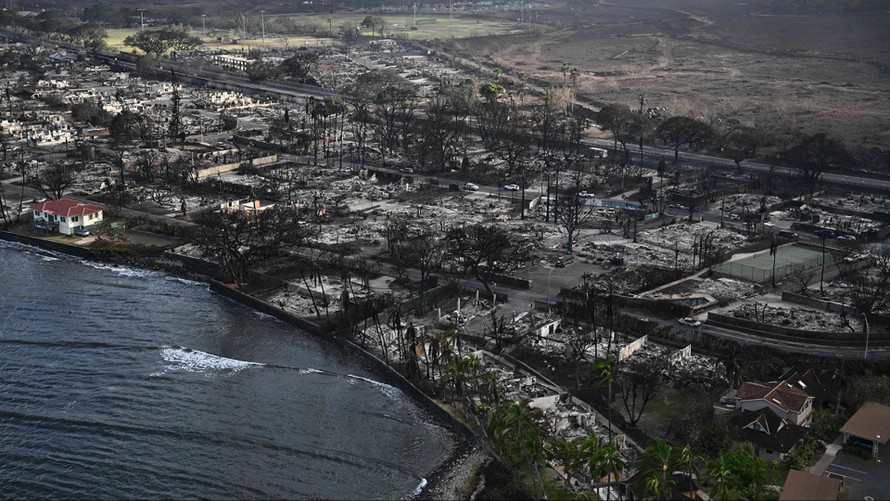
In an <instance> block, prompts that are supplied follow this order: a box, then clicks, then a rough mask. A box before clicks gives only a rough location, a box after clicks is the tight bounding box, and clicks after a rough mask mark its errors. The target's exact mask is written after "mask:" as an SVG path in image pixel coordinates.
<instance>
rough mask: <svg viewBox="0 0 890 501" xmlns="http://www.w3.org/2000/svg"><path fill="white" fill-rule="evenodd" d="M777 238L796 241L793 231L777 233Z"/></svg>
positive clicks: (795, 234) (796, 236)
mask: <svg viewBox="0 0 890 501" xmlns="http://www.w3.org/2000/svg"><path fill="white" fill-rule="evenodd" d="M779 236H780V237H782V238H793V239H795V240H797V238H798V235H797V233H794V232H793V231H788V230H781V231H779Z"/></svg>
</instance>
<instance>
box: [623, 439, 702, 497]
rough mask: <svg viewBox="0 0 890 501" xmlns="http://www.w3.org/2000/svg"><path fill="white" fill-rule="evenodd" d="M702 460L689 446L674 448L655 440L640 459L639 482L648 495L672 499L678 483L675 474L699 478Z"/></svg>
mask: <svg viewBox="0 0 890 501" xmlns="http://www.w3.org/2000/svg"><path fill="white" fill-rule="evenodd" d="M701 464H702V459H701V457H699V456H698V455H696V454H695V453H694V452H693V450H692V448H690V447H689V446H688V445H686V446H684V447H674V446H672V445H670V444H668V443H667V442H664V441H663V440H659V439H656V440H653V441H652V442H651V443H650V444H649V446H648V447H646V450H645V452H643V455H642V456H641V457H640V460H639V462H638V464H637V466H638V467H639V469H640V476H639V482H640V484H641V486H642V487H643V490H644V492H645V493H646V494H647V495H650V496H655V498H656V499H670V497H671V495H672V493H673V490H674V487H676V481H675V480H674V478H675V477H674V473H675V472H682V473H684V474H686V475H688V476H690V477H692V478H697V477H698V474H699V470H700V468H701Z"/></svg>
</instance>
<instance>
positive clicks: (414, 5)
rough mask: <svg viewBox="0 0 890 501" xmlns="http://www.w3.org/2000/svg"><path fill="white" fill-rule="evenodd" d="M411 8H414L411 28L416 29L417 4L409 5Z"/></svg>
mask: <svg viewBox="0 0 890 501" xmlns="http://www.w3.org/2000/svg"><path fill="white" fill-rule="evenodd" d="M411 7H413V8H414V21H413V23H414V24H413V26H414V27H415V28H416V27H417V4H416V3H414V4H411Z"/></svg>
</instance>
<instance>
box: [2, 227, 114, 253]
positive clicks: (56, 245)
mask: <svg viewBox="0 0 890 501" xmlns="http://www.w3.org/2000/svg"><path fill="white" fill-rule="evenodd" d="M0 239H3V240H7V241H10V242H18V243H20V244H26V245H32V246H34V247H39V248H41V249H46V250H48V251H53V252H61V253H63V254H70V255H72V256H77V257H80V258H83V259H96V253H95V252H93V251H92V250H91V249H88V248H86V247H80V246H77V245H70V244H63V243H60V242H55V241H52V240H45V239H42V238H35V237H30V236H28V235H20V234H18V233H10V232H8V231H0Z"/></svg>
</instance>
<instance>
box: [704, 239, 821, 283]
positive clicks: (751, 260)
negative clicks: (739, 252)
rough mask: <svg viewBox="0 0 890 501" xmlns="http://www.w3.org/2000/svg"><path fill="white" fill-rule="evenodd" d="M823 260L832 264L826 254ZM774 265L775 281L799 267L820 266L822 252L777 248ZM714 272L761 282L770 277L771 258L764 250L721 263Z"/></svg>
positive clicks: (797, 248)
mask: <svg viewBox="0 0 890 501" xmlns="http://www.w3.org/2000/svg"><path fill="white" fill-rule="evenodd" d="M825 259H826V263H831V262H832V261H831V256H830V255H828V254H826V258H825ZM775 263H776V279H780V278H782V277H784V276H785V275H788V274H789V273H791V272H792V271H794V270H795V269H799V268H800V267H804V268H815V267H817V266H820V265H821V264H822V252H821V251H818V250H815V249H809V248H806V247H798V246H793V245H792V246H785V247H779V248H778V249H777V251H776V255H775ZM715 271H717V272H719V273H725V274H727V275H730V276H733V277H736V278H741V279H743V280H751V281H753V282H763V281H765V280H769V279H770V278H771V277H772V272H773V256H771V255H770V253H769V251H768V250H765V251H763V252H759V253H757V254H755V255H753V256H748V257H745V258H743V259H739V260H736V261H730V262H727V263H723V264H721V265H720V266H718V267H717V268H716V269H715Z"/></svg>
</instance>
